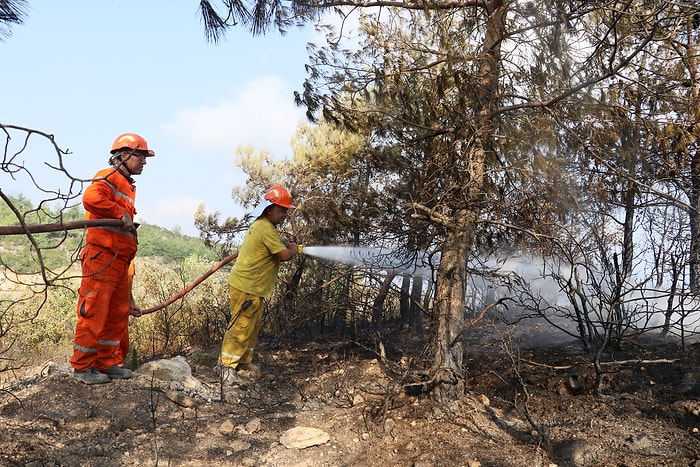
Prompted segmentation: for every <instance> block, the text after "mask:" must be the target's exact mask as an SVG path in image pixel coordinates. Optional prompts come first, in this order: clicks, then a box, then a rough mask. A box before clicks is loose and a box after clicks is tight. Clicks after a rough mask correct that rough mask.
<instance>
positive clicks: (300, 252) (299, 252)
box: [297, 245, 304, 254]
mask: <svg viewBox="0 0 700 467" xmlns="http://www.w3.org/2000/svg"><path fill="white" fill-rule="evenodd" d="M303 249H304V245H298V246H297V253H298V254H302V250H303Z"/></svg>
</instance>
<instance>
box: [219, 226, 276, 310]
mask: <svg viewBox="0 0 700 467" xmlns="http://www.w3.org/2000/svg"><path fill="white" fill-rule="evenodd" d="M286 248H287V247H286V246H285V245H284V243H282V240H281V239H280V233H279V231H278V230H277V228H276V227H275V226H274V225H273V224H272V222H270V221H269V220H267V219H266V218H264V217H260V218H258V219H257V220H256V221H255V222H253V225H251V226H250V228H249V229H248V233H246V236H245V238H244V239H243V244H242V245H241V249H240V250H239V252H238V258H236V263H235V264H234V265H233V268H232V269H231V273H230V274H229V276H228V283H229V285H230V286H231V287H234V288H236V289H238V290H240V291H241V292H245V293H248V294H251V295H256V296H258V297H266V298H267V297H270V296H271V295H272V292H273V291H274V289H275V283H276V282H277V273H278V271H279V266H280V260H279V258H278V257H277V253H279V252H280V251H283V250H285V249H286Z"/></svg>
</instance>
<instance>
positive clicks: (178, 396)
mask: <svg viewBox="0 0 700 467" xmlns="http://www.w3.org/2000/svg"><path fill="white" fill-rule="evenodd" d="M165 397H167V398H168V399H170V400H171V401H173V402H175V403H176V404H177V405H179V406H180V407H186V408H188V409H191V408H193V407H197V402H196V401H195V400H194V399H192V398H191V397H189V396H186V395H185V394H183V393H181V392H178V391H173V390H172V389H171V390H169V391H165Z"/></svg>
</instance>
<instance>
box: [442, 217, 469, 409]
mask: <svg viewBox="0 0 700 467" xmlns="http://www.w3.org/2000/svg"><path fill="white" fill-rule="evenodd" d="M454 217H455V220H456V225H455V226H454V227H455V228H453V229H450V231H449V232H448V233H447V237H446V238H445V243H444V244H443V247H442V252H441V253H442V256H441V259H440V267H439V268H438V271H437V278H436V283H435V300H434V302H433V314H434V316H435V319H436V326H437V328H436V329H435V337H434V339H435V341H434V345H435V349H434V350H435V353H434V362H433V365H434V379H435V383H436V385H435V387H436V389H435V395H436V398H437V399H438V400H441V401H445V400H454V399H457V398H459V397H461V396H462V395H463V394H464V392H465V390H466V382H465V379H464V370H463V368H462V362H463V349H462V342H461V339H460V337H461V335H462V330H463V328H464V303H465V297H466V284H467V281H466V276H467V263H468V258H469V253H470V250H471V245H472V231H473V225H474V221H475V219H476V211H474V210H471V211H470V210H467V209H463V210H460V211H457V213H456V215H455V216H454Z"/></svg>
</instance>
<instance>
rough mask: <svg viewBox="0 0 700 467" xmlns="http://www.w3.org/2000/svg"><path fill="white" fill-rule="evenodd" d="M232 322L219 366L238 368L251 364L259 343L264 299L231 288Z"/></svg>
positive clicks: (223, 345)
mask: <svg viewBox="0 0 700 467" xmlns="http://www.w3.org/2000/svg"><path fill="white" fill-rule="evenodd" d="M229 291H230V296H231V320H230V321H229V323H228V326H226V332H225V333H224V338H223V340H222V341H221V353H220V354H219V365H221V366H225V367H231V368H236V366H238V364H239V363H251V362H252V361H253V351H254V350H255V346H256V344H257V343H258V335H259V334H260V324H261V321H262V308H263V298H262V297H257V296H255V295H250V294H247V293H244V292H241V291H240V290H238V289H236V288H233V287H230V288H229Z"/></svg>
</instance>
